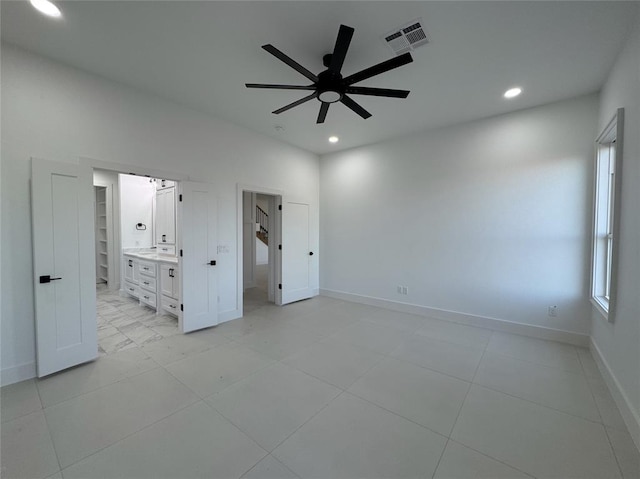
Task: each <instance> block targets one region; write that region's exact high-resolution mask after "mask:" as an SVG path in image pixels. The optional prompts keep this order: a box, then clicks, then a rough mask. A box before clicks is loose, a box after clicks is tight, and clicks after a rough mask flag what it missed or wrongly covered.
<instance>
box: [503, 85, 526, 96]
mask: <svg viewBox="0 0 640 479" xmlns="http://www.w3.org/2000/svg"><path fill="white" fill-rule="evenodd" d="M520 93H522V88H518V87H515V88H510V89H509V90H507V91H505V92H504V97H505V98H515V97H517V96H518V95H519V94H520Z"/></svg>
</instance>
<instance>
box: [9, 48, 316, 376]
mask: <svg viewBox="0 0 640 479" xmlns="http://www.w3.org/2000/svg"><path fill="white" fill-rule="evenodd" d="M1 94H2V98H1V108H2V109H1V115H2V118H1V120H2V137H1V141H2V144H1V155H0V156H1V158H2V167H1V168H2V186H1V187H0V191H1V194H2V198H1V201H0V202H1V205H2V219H1V221H2V226H1V228H0V231H1V234H2V251H1V271H2V273H1V274H2V280H1V282H2V298H1V307H2V331H1V332H2V340H1V348H2V354H1V361H2V381H3V382H4V383H7V382H10V381H14V380H18V379H21V378H25V377H29V375H33V373H34V371H35V369H34V360H35V348H34V341H35V333H34V312H33V284H32V269H33V266H32V261H31V214H30V206H29V179H30V168H31V164H30V161H29V160H30V158H31V157H39V158H45V159H50V160H57V161H64V162H77V161H78V158H79V157H89V158H95V159H97V160H101V161H110V162H115V163H124V164H130V165H134V166H140V167H145V168H150V169H159V170H164V171H168V172H171V171H173V172H178V173H180V174H183V175H187V176H189V177H190V178H191V179H194V180H197V181H205V182H209V183H212V184H213V185H214V186H215V187H216V191H217V194H218V209H219V211H218V241H219V244H220V245H221V246H224V247H226V248H227V251H228V253H221V254H219V255H218V274H219V282H218V284H219V295H220V317H221V318H222V319H223V320H224V319H230V318H233V317H235V316H237V314H238V305H237V304H236V302H237V300H236V298H237V294H236V293H237V291H236V288H237V278H238V272H237V264H238V262H237V253H238V252H237V251H236V249H237V248H236V245H237V239H236V231H237V227H236V226H237V225H236V214H237V210H236V208H237V207H238V205H237V204H236V185H237V184H238V183H242V184H245V185H256V186H260V187H264V188H267V189H273V190H281V191H283V192H285V194H287V195H291V196H293V197H296V198H302V199H304V200H305V201H308V202H309V203H310V204H311V219H310V221H311V241H312V244H313V247H314V248H316V247H317V243H318V194H319V193H318V191H319V186H318V178H319V176H318V175H319V166H318V157H317V156H316V155H313V154H311V153H308V152H305V151H303V150H300V149H297V148H294V147H291V146H288V145H286V144H284V143H281V142H279V141H277V140H273V139H270V138H267V137H264V136H261V135H258V134H255V133H252V132H250V131H248V130H246V129H243V128H240V127H237V126H235V125H232V124H229V123H226V122H224V121H221V120H218V119H216V118H212V117H210V116H207V115H204V114H202V113H199V112H196V111H194V110H190V109H187V108H183V107H181V106H179V105H177V104H175V103H171V102H168V101H165V100H163V99H161V98H159V97H156V96H152V95H149V94H147V93H145V92H142V91H139V90H135V89H131V88H128V87H125V86H122V85H119V84H116V83H113V82H110V81H107V80H104V79H101V78H99V77H96V76H93V75H90V74H87V73H84V72H81V71H79V70H75V69H72V68H68V67H65V66H63V65H61V64H58V63H56V62H52V61H49V60H46V59H43V58H41V57H38V56H35V55H32V54H30V53H27V52H25V51H23V50H20V49H17V48H15V47H13V46H10V45H6V44H4V43H3V44H2V92H1ZM125 173H126V172H125ZM240 206H241V205H240ZM314 270H317V266H316V267H315V268H314ZM315 282H316V284H315V285H312V287H315V288H317V287H318V285H317V278H315Z"/></svg>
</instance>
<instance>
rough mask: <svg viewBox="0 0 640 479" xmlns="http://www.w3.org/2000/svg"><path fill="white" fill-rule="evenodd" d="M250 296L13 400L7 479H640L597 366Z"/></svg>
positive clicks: (444, 331) (498, 336) (526, 341)
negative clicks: (231, 314)
mask: <svg viewBox="0 0 640 479" xmlns="http://www.w3.org/2000/svg"><path fill="white" fill-rule="evenodd" d="M251 294H254V295H255V297H253V298H251V299H250V301H253V303H251V304H249V305H248V306H249V307H248V308H247V310H249V311H247V312H246V313H245V317H244V318H242V319H238V320H234V321H231V322H228V323H224V324H221V325H219V326H217V327H214V328H211V329H208V330H205V331H200V332H196V333H192V334H189V335H172V336H169V337H165V338H160V339H157V340H154V341H152V342H147V343H143V344H136V345H135V346H132V347H130V348H128V349H125V350H121V351H118V352H116V353H114V354H108V355H105V356H102V357H100V358H99V359H98V360H97V361H95V362H93V363H90V364H87V365H84V366H79V367H76V368H73V369H70V370H68V371H65V372H62V373H59V374H57V375H53V376H51V377H48V378H46V379H44V380H29V381H24V382H21V383H18V384H14V385H11V386H8V387H5V388H2V391H1V393H2V412H1V415H2V443H1V453H2V457H1V458H2V477H3V478H47V477H52V478H53V477H55V478H61V477H63V478H65V479H68V478H83V479H85V478H87V479H88V478H181V479H182V478H184V479H186V478H200V477H202V478H204V477H207V478H225V479H226V478H239V477H244V478H261V479H269V478H296V477H300V478H307V477H308V478H382V477H389V478H404V477H406V478H409V477H411V478H531V477H535V478H569V477H571V478H582V477H584V478H587V477H590V478H598V479H608V478H618V477H624V478H638V477H640V467H639V462H640V455H639V454H638V451H637V449H636V448H635V446H634V445H633V443H632V440H631V437H630V436H629V434H628V432H627V431H626V429H625V427H624V424H623V422H622V419H621V417H620V413H619V412H618V410H617V409H616V407H615V404H614V402H613V400H612V398H611V396H610V394H609V393H608V391H607V389H606V386H605V385H604V383H603V380H602V377H601V376H600V373H599V372H598V370H597V368H596V367H595V364H594V362H593V359H592V357H591V355H590V353H589V351H588V350H586V349H580V348H576V347H573V346H570V345H566V344H560V343H555V342H550V341H543V340H538V339H532V338H527V337H523V336H516V335H511V334H506V333H501V332H495V331H490V330H486V329H479V328H472V327H469V326H462V325H459V324H452V323H447V322H441V321H437V320H434V319H428V318H422V317H418V316H412V315H408V314H402V313H395V312H391V311H386V310H382V309H378V308H373V307H369V306H363V305H358V304H354V303H347V302H342V301H338V300H334V299H330V298H326V297H316V298H312V299H310V300H307V301H303V302H300V303H295V304H292V305H288V306H285V307H282V308H278V307H276V306H273V305H270V304H266V302H265V301H264V297H263V296H260V295H259V294H258V292H257V291H250V292H249V294H248V296H251ZM260 298H262V299H260ZM259 301H262V304H258V302H259Z"/></svg>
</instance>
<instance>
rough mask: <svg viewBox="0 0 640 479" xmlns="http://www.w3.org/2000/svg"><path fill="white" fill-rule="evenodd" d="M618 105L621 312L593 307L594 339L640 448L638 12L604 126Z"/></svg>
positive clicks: (606, 98) (603, 111) (605, 96)
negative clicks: (609, 315) (608, 313)
mask: <svg viewBox="0 0 640 479" xmlns="http://www.w3.org/2000/svg"><path fill="white" fill-rule="evenodd" d="M620 107H622V108H624V109H625V112H624V140H623V141H624V143H623V160H622V161H623V172H622V203H621V207H622V211H621V214H622V217H621V221H620V259H619V261H620V264H619V271H618V274H619V276H618V302H617V314H616V317H615V322H614V323H613V324H610V323H608V322H607V321H606V320H604V318H603V317H602V316H601V315H600V314H599V313H598V312H597V311H596V310H595V308H594V309H593V314H592V323H593V324H592V341H593V343H594V344H595V347H596V353H597V354H600V355H601V358H600V359H602V360H603V362H605V363H606V368H608V370H609V371H608V372H609V375H610V376H609V377H608V378H607V379H609V380H610V383H609V384H610V385H612V386H615V387H614V388H613V392H614V396H615V397H616V400H617V402H618V405H619V407H620V410H621V412H622V413H623V415H624V416H625V420H626V422H627V426H628V427H629V430H630V432H631V433H632V435H633V436H634V439H635V442H636V444H637V445H638V447H639V448H640V286H638V285H639V284H640V213H638V212H639V211H640V17H639V18H638V21H637V22H636V25H635V29H634V31H633V32H632V34H631V36H630V38H629V41H628V42H627V44H626V47H625V49H624V50H623V51H622V52H621V53H620V55H619V57H618V59H617V60H616V63H615V66H614V68H613V70H612V71H611V73H610V75H609V77H608V79H607V81H606V83H605V86H604V88H603V89H602V92H601V96H600V114H599V122H598V125H599V128H600V129H602V128H604V126H605V125H606V124H607V123H608V122H609V120H610V119H611V118H612V117H613V115H614V114H615V112H616V109H618V108H620ZM606 376H607V375H605V377H606ZM611 380H612V381H611ZM616 389H617V391H616ZM616 392H617V393H618V394H615V393H616Z"/></svg>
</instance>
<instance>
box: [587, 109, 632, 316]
mask: <svg viewBox="0 0 640 479" xmlns="http://www.w3.org/2000/svg"><path fill="white" fill-rule="evenodd" d="M623 113H624V110H623V109H622V108H620V109H618V111H617V113H616V115H615V116H614V117H613V119H612V120H611V121H610V122H609V124H608V125H607V126H606V128H605V129H604V131H603V132H602V133H601V134H600V136H599V137H598V139H597V140H596V164H595V181H594V207H593V210H594V216H593V246H592V253H593V258H592V266H591V300H592V302H593V304H594V305H595V306H596V308H597V309H598V310H599V311H600V312H601V313H602V314H603V315H604V316H605V318H607V320H608V321H609V322H613V317H614V309H615V293H616V271H617V258H618V254H617V253H618V246H617V245H618V241H619V234H618V232H619V228H620V225H619V223H620V185H621V182H622V181H621V180H622V177H621V173H622V128H623V124H622V123H623Z"/></svg>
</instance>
